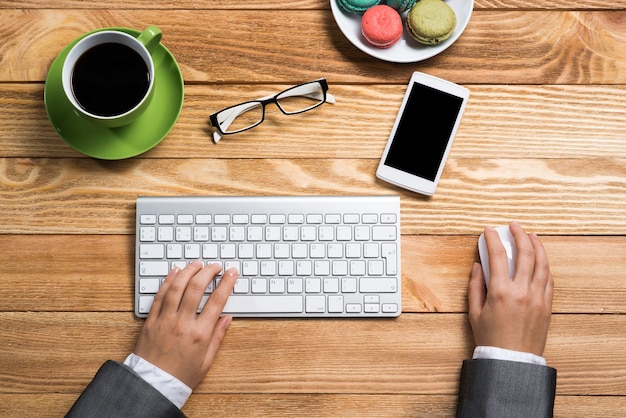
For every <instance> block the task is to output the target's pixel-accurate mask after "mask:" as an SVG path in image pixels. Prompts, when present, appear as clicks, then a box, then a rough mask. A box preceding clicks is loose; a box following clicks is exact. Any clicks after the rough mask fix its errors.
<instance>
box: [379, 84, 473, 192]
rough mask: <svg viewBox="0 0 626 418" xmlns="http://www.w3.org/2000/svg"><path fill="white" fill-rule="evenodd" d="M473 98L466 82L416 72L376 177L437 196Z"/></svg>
mask: <svg viewBox="0 0 626 418" xmlns="http://www.w3.org/2000/svg"><path fill="white" fill-rule="evenodd" d="M468 99H469V90H468V89H466V88H465V87H462V86H459V85H458V84H455V83H452V82H450V81H447V80H443V79H441V78H437V77H434V76H431V75H428V74H424V73H420V72H414V73H413V75H412V76H411V80H410V81H409V85H408V87H407V91H406V94H405V95H404V99H403V100H402V105H401V106H400V111H399V112H398V116H397V117H396V121H395V123H394V125H393V129H392V130H391V135H390V136H389V140H388V141H387V145H386V146H385V151H384V152H383V156H382V158H381V160H380V163H379V165H378V169H377V170H376V177H378V178H380V179H381V180H384V181H386V182H389V183H391V184H395V185H396V186H400V187H403V188H405V189H408V190H412V191H414V192H417V193H421V194H424V195H428V196H432V195H433V194H434V193H435V189H436V188H437V184H438V183H439V178H440V177H441V172H442V171H443V167H444V165H445V162H446V159H447V158H448V153H449V152H450V148H451V147H452V142H453V141H454V136H455V134H456V130H457V128H458V127H459V124H460V123H461V116H462V115H463V111H464V110H465V106H466V104H467V101H468Z"/></svg>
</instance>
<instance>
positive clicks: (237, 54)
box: [0, 9, 626, 84]
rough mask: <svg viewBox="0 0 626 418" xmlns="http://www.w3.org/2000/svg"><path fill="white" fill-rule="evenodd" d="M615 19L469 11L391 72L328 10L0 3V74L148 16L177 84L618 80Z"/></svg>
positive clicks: (620, 64) (40, 66) (31, 71)
mask: <svg viewBox="0 0 626 418" xmlns="http://www.w3.org/2000/svg"><path fill="white" fill-rule="evenodd" d="M625 19H626V11H614V12H608V11H590V12H585V11H572V12H570V11H554V12H553V11H528V10H524V11H482V10H477V11H476V12H475V13H473V15H472V19H471V22H470V24H469V25H468V27H467V29H466V32H465V33H464V34H463V36H461V37H460V38H459V40H458V41H457V42H456V43H455V44H454V45H452V46H451V47H450V48H448V49H447V50H446V51H445V53H443V54H440V55H437V56H436V57H433V58H431V59H429V60H427V61H425V62H420V63H414V64H408V65H405V66H403V67H402V68H403V69H404V70H405V71H398V70H397V69H398V67H397V65H395V64H393V63H388V62H384V61H381V60H377V59H374V58H372V57H370V56H368V55H366V54H364V53H362V52H361V51H359V50H358V49H357V48H356V47H354V46H353V45H352V44H350V43H349V41H348V40H347V39H346V38H345V37H344V36H343V34H342V33H341V32H340V30H339V28H338V27H337V25H336V24H335V22H334V20H333V18H332V16H331V13H330V12H329V11H328V10H301V11H281V10H278V11H275V10H253V11H248V10H241V11H240V10H182V11H178V10H175V11H171V12H168V13H167V14H164V13H163V12H162V11H161V10H76V11H73V10H62V9H45V10H38V9H31V10H0V28H2V29H1V30H0V37H2V38H3V39H4V40H5V42H4V43H3V44H2V45H1V46H0V54H1V55H2V56H3V65H2V66H1V67H0V80H1V81H10V82H22V81H29V82H30V81H43V80H44V79H45V75H46V73H47V70H48V68H49V66H50V64H51V62H52V61H53V59H54V58H55V56H56V54H58V53H59V52H60V51H61V50H62V49H63V47H65V45H67V44H68V43H69V42H70V41H71V40H73V39H74V38H76V37H77V36H79V35H80V34H82V33H85V32H87V31H89V30H92V29H96V28H100V27H108V26H125V27H133V28H143V27H146V26H148V25H149V24H158V25H159V26H160V27H161V28H162V29H163V32H164V38H163V43H164V44H165V45H166V46H167V47H168V48H169V49H170V50H171V51H172V53H173V54H174V56H175V57H176V58H177V60H178V62H179V63H180V65H181V68H182V71H183V76H184V78H185V80H186V81H187V82H212V83H223V82H229V83H232V82H241V81H247V80H256V81H258V80H265V81H266V82H280V83H282V82H286V81H290V82H294V83H295V82H297V81H299V80H302V79H310V78H311V75H312V74H311V71H312V70H314V71H315V76H318V75H319V74H323V75H326V76H327V77H329V78H330V79H332V80H333V81H335V82H350V83H356V82H359V83H375V82H379V81H380V80H386V81H387V82H389V83H405V82H406V80H407V79H408V74H410V72H411V71H413V70H418V69H419V70H422V71H426V72H430V73H433V74H435V75H438V76H441V77H443V78H447V79H450V80H452V81H456V82H458V83H463V84H467V83H498V84H499V83H510V84H545V83H558V84H591V83H593V84H623V83H624V82H625V81H626V43H625V42H624V38H625V37H626V34H625V32H626V25H624V24H623V22H624V20H625ZM58 22H64V25H63V27H64V30H56V29H55V28H57V27H58ZM207 22H211V24H207ZM277 22H280V28H277V27H276V25H277ZM250 27H254V28H255V30H254V31H252V30H249V29H250ZM268 45H271V48H268ZM251 51H255V54H251V53H250V52H251ZM287 57H288V59H289V62H290V63H291V65H288V66H287V65H284V62H285V60H286V59H287ZM459 63H463V64H462V65H459ZM469 68H471V71H468V69H469ZM233 69H236V71H233Z"/></svg>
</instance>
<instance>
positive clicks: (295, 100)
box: [209, 78, 335, 144]
mask: <svg viewBox="0 0 626 418" xmlns="http://www.w3.org/2000/svg"><path fill="white" fill-rule="evenodd" d="M324 102H328V103H335V98H334V97H333V95H332V94H330V93H328V83H327V82H326V79H325V78H320V79H318V80H314V81H310V82H308V83H303V84H299V85H297V86H294V87H290V88H288V89H287V90H283V91H281V92H280V93H278V94H275V95H272V96H267V97H262V98H260V99H257V100H252V101H249V102H245V103H241V104H238V105H234V106H231V107H227V108H226V109H223V110H220V111H219V112H217V113H213V114H212V115H211V116H209V120H210V123H211V126H212V127H214V128H215V129H216V130H215V131H214V132H213V141H214V142H215V143H216V144H217V143H218V142H219V141H220V139H222V136H223V135H230V134H236V133H238V132H243V131H246V130H248V129H252V128H254V127H255V126H257V125H260V124H261V122H263V120H264V119H265V106H267V105H268V104H270V103H274V104H276V106H278V108H279V109H280V111H281V112H283V113H284V114H285V115H296V114H298V113H303V112H307V111H309V110H311V109H315V108H316V107H318V106H320V105H322V104H323V103H324Z"/></svg>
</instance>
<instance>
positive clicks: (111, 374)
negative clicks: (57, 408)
mask: <svg viewBox="0 0 626 418" xmlns="http://www.w3.org/2000/svg"><path fill="white" fill-rule="evenodd" d="M66 416H67V417H70V418H74V417H81V418H82V417H98V418H108V417H111V418H113V417H115V418H119V417H177V418H178V417H184V416H185V415H184V414H183V413H182V411H181V410H180V409H178V408H177V407H176V405H174V404H173V403H171V402H170V401H169V400H168V399H167V398H166V397H165V396H163V395H162V394H161V392H159V391H158V390H156V389H155V388H154V387H153V386H152V385H150V384H149V383H148V382H146V381H145V380H143V379H142V378H141V377H139V376H138V375H137V374H136V373H135V372H133V371H132V370H131V369H130V368H129V367H127V366H125V365H123V364H122V363H117V362H114V361H111V360H109V361H107V362H106V363H104V364H103V365H102V367H100V370H98V373H96V376H95V377H94V379H93V380H92V381H91V383H90V384H89V385H88V386H87V388H86V389H85V391H84V392H83V393H82V394H81V395H80V397H79V398H78V400H77V401H76V403H75V404H74V406H72V409H70V411H69V412H68V414H67V415H66Z"/></svg>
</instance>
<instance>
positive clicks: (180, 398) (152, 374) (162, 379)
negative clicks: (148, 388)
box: [124, 353, 192, 409]
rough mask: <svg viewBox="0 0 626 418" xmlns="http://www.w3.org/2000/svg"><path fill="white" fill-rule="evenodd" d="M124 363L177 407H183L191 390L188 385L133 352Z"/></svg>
mask: <svg viewBox="0 0 626 418" xmlns="http://www.w3.org/2000/svg"><path fill="white" fill-rule="evenodd" d="M124 364H125V365H127V366H128V367H130V368H131V369H133V371H134V372H135V373H137V374H138V375H139V377H141V378H142V379H143V380H145V381H146V382H148V383H150V384H151V385H152V386H153V387H154V388H155V389H156V390H158V391H159V392H161V393H162V394H163V396H165V397H166V398H167V399H169V401H170V402H172V403H173V404H174V405H176V406H177V407H178V409H181V408H182V407H183V405H184V404H185V402H187V399H188V398H189V395H191V392H192V390H191V388H190V387H189V386H187V385H186V384H184V383H183V382H181V381H180V380H178V379H177V378H175V377H174V376H172V375H171V374H169V373H168V372H166V371H164V370H161V369H160V368H158V367H157V366H155V365H154V364H152V363H150V362H149V361H147V360H144V359H143V358H141V357H139V356H138V355H136V354H135V353H131V354H130V355H129V356H128V357H126V360H124Z"/></svg>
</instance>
